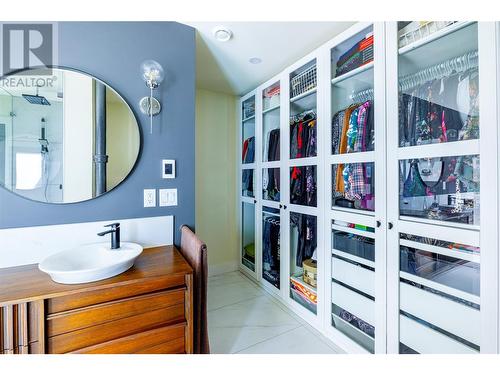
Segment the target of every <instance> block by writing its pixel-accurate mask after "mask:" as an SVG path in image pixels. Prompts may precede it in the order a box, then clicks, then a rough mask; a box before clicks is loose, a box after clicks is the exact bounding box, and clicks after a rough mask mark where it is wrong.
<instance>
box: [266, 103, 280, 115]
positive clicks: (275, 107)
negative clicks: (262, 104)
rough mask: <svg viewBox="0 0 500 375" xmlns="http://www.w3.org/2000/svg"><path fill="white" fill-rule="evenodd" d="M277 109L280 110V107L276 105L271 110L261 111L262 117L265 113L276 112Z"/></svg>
mask: <svg viewBox="0 0 500 375" xmlns="http://www.w3.org/2000/svg"><path fill="white" fill-rule="evenodd" d="M279 108H280V106H279V105H276V106H274V107H271V108H268V109H264V110H263V111H262V114H263V115H265V114H266V113H269V112H273V111H275V110H277V109H279Z"/></svg>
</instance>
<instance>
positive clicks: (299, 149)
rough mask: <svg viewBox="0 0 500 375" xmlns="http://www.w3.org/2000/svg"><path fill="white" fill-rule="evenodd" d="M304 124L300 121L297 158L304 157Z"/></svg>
mask: <svg viewBox="0 0 500 375" xmlns="http://www.w3.org/2000/svg"><path fill="white" fill-rule="evenodd" d="M303 127H304V124H303V122H302V121H301V122H299V129H298V131H297V158H301V157H302V152H301V151H302V142H303V140H302V130H303Z"/></svg>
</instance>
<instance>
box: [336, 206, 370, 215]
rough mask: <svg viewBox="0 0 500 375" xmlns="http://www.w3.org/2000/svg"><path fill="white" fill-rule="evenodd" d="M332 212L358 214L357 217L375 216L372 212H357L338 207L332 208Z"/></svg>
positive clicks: (353, 209)
mask: <svg viewBox="0 0 500 375" xmlns="http://www.w3.org/2000/svg"><path fill="white" fill-rule="evenodd" d="M332 211H342V212H349V213H353V214H358V215H365V216H375V212H373V211H368V210H358V209H356V208H348V207H340V206H332Z"/></svg>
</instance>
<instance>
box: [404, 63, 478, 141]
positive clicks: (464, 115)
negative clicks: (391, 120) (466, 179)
mask: <svg viewBox="0 0 500 375" xmlns="http://www.w3.org/2000/svg"><path fill="white" fill-rule="evenodd" d="M477 76H478V74H477V68H474V69H471V70H469V71H467V72H464V73H460V74H457V73H453V74H451V75H449V76H447V77H443V78H439V79H434V80H430V81H427V82H424V83H422V84H421V85H419V86H417V87H413V88H411V89H410V90H407V91H406V92H404V93H403V92H401V93H400V94H399V140H400V141H399V144H400V146H401V147H407V146H415V145H424V144H429V143H442V142H453V141H457V140H462V139H477V138H479V110H477V111H474V110H473V109H472V108H474V107H476V108H478V97H479V94H478V93H479V90H478V82H477Z"/></svg>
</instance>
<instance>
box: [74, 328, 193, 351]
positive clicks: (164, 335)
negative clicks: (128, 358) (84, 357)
mask: <svg viewBox="0 0 500 375" xmlns="http://www.w3.org/2000/svg"><path fill="white" fill-rule="evenodd" d="M185 328H186V325H185V324H177V325H174V326H168V327H161V328H157V329H152V330H149V331H146V332H141V333H138V334H135V335H130V336H126V337H121V338H119V339H116V340H112V341H109V342H105V343H102V344H98V345H93V346H89V347H85V348H82V349H79V350H75V351H72V353H79V354H130V353H141V354H153V353H163V354H181V353H184V352H185V349H184V331H185Z"/></svg>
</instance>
